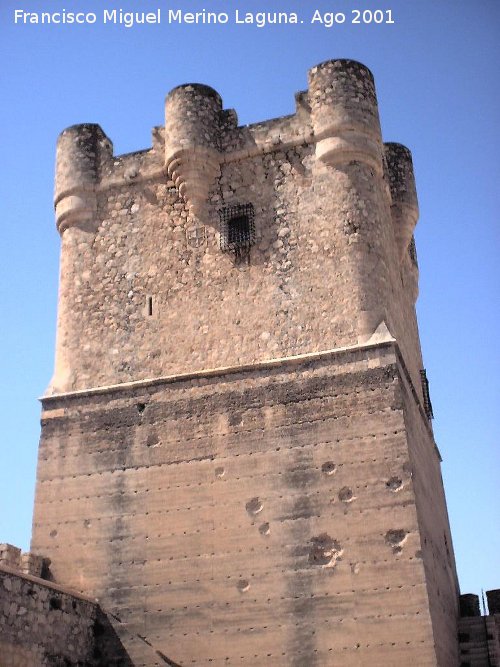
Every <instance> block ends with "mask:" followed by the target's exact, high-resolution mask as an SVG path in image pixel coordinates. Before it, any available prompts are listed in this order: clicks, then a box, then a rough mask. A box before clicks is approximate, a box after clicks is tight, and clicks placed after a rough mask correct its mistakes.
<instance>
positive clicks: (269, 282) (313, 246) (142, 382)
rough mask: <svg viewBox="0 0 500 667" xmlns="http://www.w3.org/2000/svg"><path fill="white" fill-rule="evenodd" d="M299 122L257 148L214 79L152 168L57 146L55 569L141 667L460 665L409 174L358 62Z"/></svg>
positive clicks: (280, 122)
mask: <svg viewBox="0 0 500 667" xmlns="http://www.w3.org/2000/svg"><path fill="white" fill-rule="evenodd" d="M296 99H297V110H296V113H295V114H293V115H291V116H288V117H284V118H278V119H274V120H270V121H266V122H263V123H259V124H255V125H250V126H246V127H239V126H238V123H237V117H236V114H235V112H234V111H232V110H224V109H223V106H222V101H221V98H220V97H219V95H218V94H217V93H216V92H215V91H214V90H212V89H211V88H209V87H207V86H204V85H199V84H189V85H185V86H180V87H178V88H176V89H174V90H173V91H172V92H171V93H170V94H169V95H168V96H167V101H166V120H165V127H164V128H163V127H159V128H155V129H154V131H153V146H152V148H151V149H149V150H145V151H141V152H137V153H132V154H129V155H122V156H114V155H113V152H112V146H111V143H110V141H109V140H108V139H107V137H106V136H105V134H104V133H103V131H102V130H101V128H100V127H99V126H97V125H81V126H76V127H72V128H69V129H68V130H65V131H64V132H63V133H62V135H61V136H60V138H59V142H58V151H57V173H56V194H55V203H56V219H57V225H58V229H59V231H60V233H61V237H62V255H61V279H60V296H59V315H58V333H57V350H56V364H55V373H54V377H53V379H52V382H51V385H50V388H49V390H48V392H47V395H46V396H45V397H44V399H43V401H42V403H43V413H42V437H41V444H40V454H39V465H38V479H37V493H36V503H35V515H34V526H33V541H32V551H34V552H38V553H41V554H43V555H45V556H48V557H49V558H50V559H51V563H52V564H51V570H52V574H53V576H54V578H55V580H56V581H57V582H61V583H63V584H65V585H67V586H72V587H73V588H76V589H77V590H80V591H82V592H84V593H85V594H86V595H90V596H95V597H97V598H98V599H99V600H100V602H101V604H102V605H103V607H104V609H106V610H107V611H109V612H111V614H113V618H115V619H116V618H117V619H119V620H120V624H121V628H122V629H125V630H126V634H127V636H128V637H130V638H132V639H133V638H134V637H135V638H137V637H141V638H143V640H141V641H142V644H141V641H139V642H137V641H136V642H135V645H134V647H133V646H132V644H131V645H130V646H128V645H127V642H126V640H124V643H125V648H126V649H127V650H129V649H130V651H131V655H132V648H133V650H134V651H135V653H134V656H137V655H138V657H134V658H133V660H134V664H137V665H139V664H141V665H150V664H151V665H152V664H155V663H154V662H150V659H149V658H147V657H146V656H147V655H150V653H151V650H152V648H153V649H154V650H155V651H157V652H158V655H160V654H162V655H166V656H169V658H170V659H171V660H172V661H174V662H175V663H176V664H179V665H203V666H204V667H206V665H207V664H208V663H211V664H213V665H225V666H227V665H263V666H264V665H265V666H266V667H267V666H269V665H280V666H285V665H286V666H294V667H298V666H301V667H306V666H307V667H311V666H317V667H327V666H330V665H332V666H333V665H342V666H343V667H344V666H347V667H349V666H350V665H370V666H373V665H384V667H387V666H389V667H390V666H396V665H398V666H399V665H407V664H415V665H419V667H423V666H425V665H440V666H442V667H445V666H446V667H448V666H450V665H455V664H457V660H458V652H457V640H456V619H457V616H458V586H457V579H456V572H455V564H454V557H453V550H452V545H451V537H450V530H449V525H448V518H447V512H446V505H445V499H444V493H443V486H442V481H441V474H440V457H439V452H438V450H437V447H436V445H435V443H434V439H433V434H432V428H431V424H430V421H429V420H430V417H431V407H430V401H429V396H428V391H427V384H426V381H425V373H423V364H422V358H421V353H420V345H419V337H418V329H417V324H416V317H415V300H416V298H417V292H418V267H417V263H416V255H415V247H414V241H413V236H412V235H413V229H414V227H415V224H416V221H417V217H418V205H417V200H416V193H415V185H414V179H413V170H412V161H411V155H410V152H409V151H408V150H407V149H406V148H404V147H403V146H401V145H399V144H383V142H382V138H381V133H380V124H379V117H378V109H377V101H376V95H375V87H374V81H373V77H372V75H371V73H370V72H369V70H368V69H367V68H366V67H364V66H363V65H360V64H359V63H356V62H353V61H346V60H337V61H329V62H326V63H322V64H321V65H318V66H317V67H314V68H313V69H311V71H310V72H309V86H308V90H307V91H305V92H301V93H299V94H297V96H296ZM131 641H132V640H131ZM132 643H133V642H132ZM138 644H139V649H138V648H137V645H138ZM140 646H143V647H144V653H143V654H141V649H140ZM151 647H152V648H151ZM107 664H110V665H111V664H113V662H112V660H111V658H110V659H109V660H108V663H107ZM158 664H160V663H158Z"/></svg>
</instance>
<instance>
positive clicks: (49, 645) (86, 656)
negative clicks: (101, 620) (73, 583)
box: [0, 567, 98, 667]
mask: <svg viewBox="0 0 500 667" xmlns="http://www.w3.org/2000/svg"><path fill="white" fill-rule="evenodd" d="M0 600H1V601H0V664H1V665H2V667H49V666H50V667H53V666H54V667H55V666H57V667H59V666H60V667H77V666H78V667H94V666H95V665H97V664H98V663H97V662H95V656H94V625H95V621H96V618H97V613H98V605H97V602H95V601H92V600H90V599H88V598H85V597H83V596H79V595H76V594H72V593H69V592H67V591H65V590H64V589H63V588H62V587H60V586H57V585H55V584H52V583H51V582H48V581H44V580H43V579H38V578H37V577H32V576H29V575H24V574H21V573H19V572H15V571H14V570H12V569H11V568H7V567H0Z"/></svg>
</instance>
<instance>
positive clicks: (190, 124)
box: [165, 83, 222, 215]
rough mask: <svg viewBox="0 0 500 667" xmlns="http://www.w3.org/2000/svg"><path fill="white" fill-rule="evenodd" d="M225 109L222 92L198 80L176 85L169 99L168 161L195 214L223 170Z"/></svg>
mask: <svg viewBox="0 0 500 667" xmlns="http://www.w3.org/2000/svg"><path fill="white" fill-rule="evenodd" d="M221 111H222V99H221V97H220V95H219V94H218V93H217V92H216V91H215V90H213V88H210V87H209V86H204V85H202V84H197V83H191V84H186V85H183V86H178V87H177V88H174V89H173V90H172V91H170V93H169V94H168V95H167V99H166V102H165V115H166V120H165V165H166V167H167V171H168V174H169V176H170V177H171V178H172V180H173V181H174V183H175V185H176V187H177V188H178V189H179V193H180V194H181V196H182V197H183V199H184V200H185V201H186V203H187V204H188V206H189V208H190V210H191V211H192V212H193V213H194V214H195V215H199V214H200V212H201V210H202V208H203V206H204V205H205V204H206V201H207V198H208V193H209V190H210V188H211V187H212V185H213V182H214V180H215V178H217V176H218V175H219V174H220V131H219V123H220V113H221Z"/></svg>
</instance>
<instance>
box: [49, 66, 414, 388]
mask: <svg viewBox="0 0 500 667" xmlns="http://www.w3.org/2000/svg"><path fill="white" fill-rule="evenodd" d="M79 127H80V128H81V129H78V128H79ZM389 146H395V145H393V144H391V145H389ZM387 150H388V155H389V157H390V159H387V158H386V154H385V151H384V147H383V144H382V139H381V136H380V125H379V120H378V109H377V104H376V97H375V88H374V83H373V77H372V75H371V73H370V72H369V71H368V70H367V69H366V68H365V67H364V66H362V65H359V63H352V62H351V61H332V62H327V63H323V64H322V65H320V66H318V67H317V68H313V69H312V70H311V72H310V74H309V89H308V91H305V92H303V93H299V94H298V95H297V111H296V113H295V114H294V115H292V116H288V117H285V118H279V119H274V120H270V121H266V122H264V123H257V124H255V125H250V126H246V127H238V125H237V118H236V114H235V113H234V112H233V111H232V110H223V109H222V101H221V99H220V97H219V95H218V94H217V93H216V92H215V91H213V90H212V89H211V88H208V87H207V86H201V85H199V84H194V85H193V84H190V85H186V86H180V87H179V88H176V89H174V91H172V92H171V93H170V94H169V96H168V97H167V116H166V125H165V128H155V129H154V131H153V147H152V148H151V149H150V150H147V151H142V152H138V153H132V154H129V155H124V156H116V157H115V156H113V155H112V146H111V143H110V142H109V140H108V139H107V138H106V137H105V135H104V133H103V132H102V130H101V129H100V128H99V127H98V126H95V125H84V126H76V127H74V128H69V129H68V130H66V131H65V132H63V133H62V135H61V137H60V140H59V144H58V160H57V178H56V199H55V201H56V217H57V220H58V226H59V229H60V231H61V233H62V253H61V278H60V294H59V315H58V333H57V353H56V368H55V373H54V377H53V380H52V383H51V386H50V388H49V392H48V393H61V392H66V391H74V390H82V389H88V388H91V387H98V386H107V385H113V384H119V383H121V382H127V381H131V380H137V379H147V378H154V377H161V376H165V375H169V374H176V373H184V372H191V371H197V370H203V369H207V368H217V367H222V366H228V365H237V364H242V363H244V364H246V363H254V362H258V361H264V360H267V359H272V358H279V357H287V356H290V355H296V354H303V353H309V352H317V351H321V350H328V349H333V348H336V347H340V346H345V345H353V344H356V343H358V342H360V341H366V340H367V339H369V338H370V336H371V335H372V334H373V333H374V332H375V330H376V329H377V327H378V326H379V325H380V323H381V322H382V321H384V322H385V324H386V325H387V327H388V328H389V331H390V332H391V334H392V335H393V336H394V337H395V338H397V340H398V343H399V345H400V347H401V349H402V352H403V355H404V358H405V363H406V365H407V366H408V368H409V369H410V373H411V375H412V378H413V382H414V384H415V387H417V390H419V389H418V387H419V383H420V382H419V375H418V374H419V370H420V369H421V368H422V360H421V355H420V347H419V341H418V332H417V328H416V317H415V308H414V305H415V299H416V295H417V291H418V287H417V286H418V271H417V270H416V267H415V265H414V264H412V262H411V261H410V258H409V257H408V252H407V250H406V249H405V247H404V246H408V244H409V243H410V240H411V233H412V229H413V226H414V224H415V222H416V216H417V214H418V209H417V204H416V198H415V188H414V182H413V173H412V169H411V156H410V155H409V151H407V149H404V148H403V147H399V149H398V150H395V149H394V148H392V149H391V148H388V149H387ZM172 179H173V180H172ZM235 204H251V205H252V206H253V208H254V211H255V230H256V244H255V245H254V247H252V249H251V251H250V256H249V261H248V263H247V262H239V263H238V262H237V261H235V258H234V256H233V255H232V254H231V253H224V252H222V251H221V248H220V211H221V210H223V209H224V207H227V206H231V205H235ZM401 230H403V231H401Z"/></svg>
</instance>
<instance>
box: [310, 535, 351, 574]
mask: <svg viewBox="0 0 500 667" xmlns="http://www.w3.org/2000/svg"><path fill="white" fill-rule="evenodd" d="M342 553H343V549H342V547H341V546H340V543H339V542H338V541H337V540H335V539H333V538H332V537H330V535H328V533H321V535H317V536H316V537H311V546H310V548H309V563H311V565H320V566H322V567H335V564H336V562H337V561H338V560H339V558H340V557H341V556H342Z"/></svg>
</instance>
